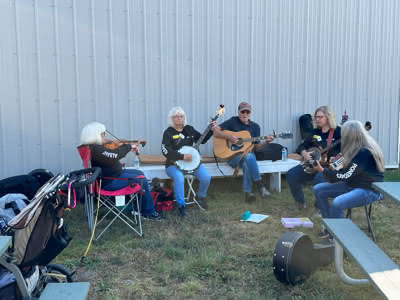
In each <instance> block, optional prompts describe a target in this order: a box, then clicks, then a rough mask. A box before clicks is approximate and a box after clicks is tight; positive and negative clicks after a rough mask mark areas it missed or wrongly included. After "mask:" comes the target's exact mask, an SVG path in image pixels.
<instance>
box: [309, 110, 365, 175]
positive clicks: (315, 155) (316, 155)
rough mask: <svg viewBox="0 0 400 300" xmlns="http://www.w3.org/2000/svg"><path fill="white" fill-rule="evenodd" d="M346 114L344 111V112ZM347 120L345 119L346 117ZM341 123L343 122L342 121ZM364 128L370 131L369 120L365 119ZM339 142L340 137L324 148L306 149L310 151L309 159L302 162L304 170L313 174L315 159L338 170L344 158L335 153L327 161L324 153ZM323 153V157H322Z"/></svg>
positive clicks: (324, 165) (323, 165)
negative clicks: (330, 159)
mask: <svg viewBox="0 0 400 300" xmlns="http://www.w3.org/2000/svg"><path fill="white" fill-rule="evenodd" d="M345 114H346V112H345ZM346 120H347V119H346ZM342 124H343V123H342ZM364 128H365V130H367V131H370V130H371V128H372V125H371V122H370V121H367V122H366V123H365V125H364ZM339 143H340V139H337V140H336V141H335V142H334V143H332V144H330V145H329V146H327V147H326V148H324V149H322V150H321V148H318V147H312V148H310V149H307V151H308V152H311V159H310V160H305V161H304V162H303V168H304V171H305V172H306V173H308V174H315V173H316V172H317V171H315V170H314V167H315V166H316V165H317V161H318V162H320V164H321V166H322V167H326V166H328V165H329V166H330V167H331V168H332V169H334V170H336V171H337V170H340V169H341V168H342V167H343V161H344V158H343V157H342V155H337V156H336V157H335V158H334V159H333V161H328V158H327V157H326V154H327V153H328V152H329V150H331V149H332V148H334V147H335V146H336V145H338V144H339ZM324 155H325V158H324Z"/></svg>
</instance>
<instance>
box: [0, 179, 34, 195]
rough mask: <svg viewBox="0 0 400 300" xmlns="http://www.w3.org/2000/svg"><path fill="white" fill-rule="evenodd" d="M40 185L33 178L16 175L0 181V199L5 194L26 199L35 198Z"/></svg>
mask: <svg viewBox="0 0 400 300" xmlns="http://www.w3.org/2000/svg"><path fill="white" fill-rule="evenodd" d="M39 188H40V184H39V182H38V180H37V179H36V177H35V176H32V175H18V176H13V177H8V178H5V179H3V180H0V197H3V196H4V195H7V194H24V195H25V196H26V197H27V198H28V199H32V198H33V196H35V194H36V192H37V190H38V189H39Z"/></svg>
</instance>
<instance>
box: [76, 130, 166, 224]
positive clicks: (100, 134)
mask: <svg viewBox="0 0 400 300" xmlns="http://www.w3.org/2000/svg"><path fill="white" fill-rule="evenodd" d="M105 133H106V127H105V126H104V125H103V124H101V123H98V122H92V123H89V124H87V125H86V126H85V127H84V128H83V129H82V134H81V144H82V145H88V146H89V149H90V157H91V164H92V167H100V168H101V171H102V176H103V177H109V178H113V179H104V180H103V183H102V184H103V189H105V190H108V191H115V190H119V189H122V188H124V187H126V186H128V185H129V184H130V183H138V184H140V185H141V186H142V188H143V190H144V195H143V196H142V197H143V198H142V207H141V212H142V214H143V217H144V218H145V219H151V220H159V219H160V215H159V214H158V213H157V212H156V211H155V209H154V203H153V199H152V197H151V194H150V191H149V183H148V182H147V179H146V177H144V174H143V172H142V171H139V170H135V169H123V168H122V164H121V162H120V159H122V158H124V157H125V156H126V155H127V154H128V153H129V152H138V148H137V146H136V145H131V144H121V145H120V146H119V147H117V148H115V149H109V148H106V147H105V146H104V144H105V143H107V142H108V141H109V140H107V139H106V138H105ZM119 178H126V180H123V179H119Z"/></svg>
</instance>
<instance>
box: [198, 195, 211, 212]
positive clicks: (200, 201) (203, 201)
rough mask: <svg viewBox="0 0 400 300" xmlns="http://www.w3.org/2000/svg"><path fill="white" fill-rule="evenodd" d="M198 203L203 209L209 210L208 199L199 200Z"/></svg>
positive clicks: (201, 198) (199, 198) (200, 198)
mask: <svg viewBox="0 0 400 300" xmlns="http://www.w3.org/2000/svg"><path fill="white" fill-rule="evenodd" d="M197 203H198V204H199V205H200V207H201V208H202V209H205V210H208V204H207V199H206V198H203V197H198V198H197Z"/></svg>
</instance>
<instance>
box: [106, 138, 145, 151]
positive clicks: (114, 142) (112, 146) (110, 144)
mask: <svg viewBox="0 0 400 300" xmlns="http://www.w3.org/2000/svg"><path fill="white" fill-rule="evenodd" d="M146 143H147V142H146V141H142V140H109V141H106V142H105V143H103V145H104V147H106V148H107V149H109V150H114V149H117V148H118V147H119V146H121V145H122V144H131V145H141V146H142V147H144V146H146Z"/></svg>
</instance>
